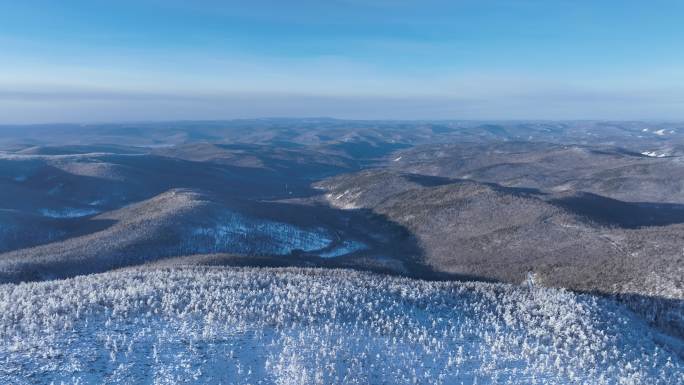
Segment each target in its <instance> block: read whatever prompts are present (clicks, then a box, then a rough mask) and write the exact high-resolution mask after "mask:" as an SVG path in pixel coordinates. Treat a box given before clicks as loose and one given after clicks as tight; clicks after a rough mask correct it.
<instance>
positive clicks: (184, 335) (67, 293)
mask: <svg viewBox="0 0 684 385" xmlns="http://www.w3.org/2000/svg"><path fill="white" fill-rule="evenodd" d="M656 339H657V333H656V332H655V331H654V330H652V329H651V328H649V327H648V326H647V325H645V324H644V323H643V322H642V321H641V320H640V319H638V318H637V317H634V316H633V315H632V314H631V313H630V312H629V311H627V310H626V309H625V308H623V307H622V306H620V305H617V304H616V303H614V302H612V301H610V300H607V299H600V298H597V297H592V296H588V295H578V294H572V293H569V292H566V291H562V290H555V289H545V288H527V287H518V286H510V285H503V284H485V283H473V282H471V283H459V282H449V283H446V282H426V281H417V280H410V279H407V278H392V277H387V276H379V275H373V274H368V273H361V272H354V271H347V270H295V269H276V270H274V269H237V268H219V267H216V268H207V267H202V268H184V269H161V270H144V269H136V270H125V271H118V272H109V273H104V274H98V275H90V276H81V277H77V278H73V279H68V280H62V281H50V282H39V283H24V284H18V285H15V284H6V285H1V286H0V341H2V343H0V363H1V364H0V383H2V384H51V383H55V384H60V383H69V384H71V383H78V384H101V383H113V384H178V383H200V384H219V383H222V384H288V385H290V384H461V383H463V384H474V383H477V384H495V383H496V384H640V385H641V384H681V383H684V363H683V362H682V360H681V359H680V358H679V357H678V356H677V355H676V354H674V353H671V352H669V351H668V350H667V348H663V347H662V346H660V345H659V344H658V343H656V342H655V340H656Z"/></svg>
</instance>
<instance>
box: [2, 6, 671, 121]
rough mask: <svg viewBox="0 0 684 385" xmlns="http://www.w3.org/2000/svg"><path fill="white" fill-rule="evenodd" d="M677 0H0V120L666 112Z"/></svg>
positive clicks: (640, 115) (641, 115)
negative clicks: (190, 0) (240, 0)
mask: <svg viewBox="0 0 684 385" xmlns="http://www.w3.org/2000/svg"><path fill="white" fill-rule="evenodd" d="M682 20H684V2H682V1H678V0H672V1H658V0H655V1H629V0H626V1H610V0H605V1H552V0H546V1H535V0H511V1H486V0H480V1H474V0H473V1H465V0H463V1H462V0H451V1H439V0H434V1H433V0H423V1H410V0H395V1H391V0H366V1H363V0H346V1H337V0H327V1H323V0H319V1H263V0H252V1H243V2H237V1H192V2H189V1H177V0H137V1H128V0H119V1H98V0H90V1H69V0H63V1H31V0H24V1H8V0H0V123H28V122H52V121H70V122H90V121H122V120H129V121H130V120H173V119H224V118H241V117H261V116H333V117H341V118H362V119H363V118H371V119H665V120H676V119H684V28H683V27H682V26H681V24H682Z"/></svg>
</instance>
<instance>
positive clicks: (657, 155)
mask: <svg viewBox="0 0 684 385" xmlns="http://www.w3.org/2000/svg"><path fill="white" fill-rule="evenodd" d="M641 155H646V156H649V157H651V158H664V157H666V156H667V154H665V153H657V152H655V151H644V152H642V153H641Z"/></svg>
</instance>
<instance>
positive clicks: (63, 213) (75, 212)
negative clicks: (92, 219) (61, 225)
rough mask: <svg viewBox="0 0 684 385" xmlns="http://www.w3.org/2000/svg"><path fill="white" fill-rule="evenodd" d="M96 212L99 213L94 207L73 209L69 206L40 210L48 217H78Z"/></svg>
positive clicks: (41, 213)
mask: <svg viewBox="0 0 684 385" xmlns="http://www.w3.org/2000/svg"><path fill="white" fill-rule="evenodd" d="M97 213H99V211H98V210H94V209H75V208H69V207H67V208H64V209H58V210H51V209H41V210H40V215H42V216H44V217H48V218H80V217H87V216H88V215H95V214H97Z"/></svg>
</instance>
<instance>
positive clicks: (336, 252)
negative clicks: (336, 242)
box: [318, 241, 368, 258]
mask: <svg viewBox="0 0 684 385" xmlns="http://www.w3.org/2000/svg"><path fill="white" fill-rule="evenodd" d="M367 248H368V247H367V246H366V245H365V244H363V243H361V242H357V241H344V242H342V245H340V246H338V247H336V248H334V249H332V250H329V251H325V252H322V253H319V254H318V255H319V256H321V257H322V258H335V257H340V256H343V255H347V254H351V253H353V252H355V251H359V250H364V249H367Z"/></svg>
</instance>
